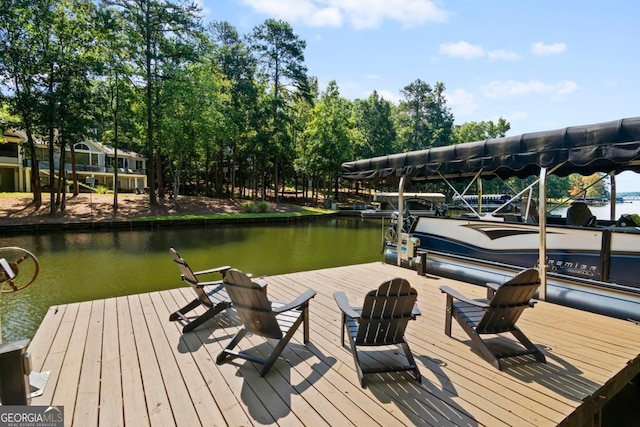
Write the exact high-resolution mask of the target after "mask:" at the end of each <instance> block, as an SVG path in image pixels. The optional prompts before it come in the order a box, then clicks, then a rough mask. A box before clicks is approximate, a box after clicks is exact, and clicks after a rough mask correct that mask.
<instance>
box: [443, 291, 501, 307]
mask: <svg viewBox="0 0 640 427" xmlns="http://www.w3.org/2000/svg"><path fill="white" fill-rule="evenodd" d="M440 290H441V291H442V292H443V293H445V294H447V295H451V296H452V297H453V298H455V299H457V300H460V301H462V302H466V303H467V304H471V305H473V306H476V307H479V308H483V309H484V308H489V307H491V306H490V305H489V304H487V303H486V302H482V301H478V300H475V299H471V298H467V297H465V296H464V295H462V294H461V293H460V292H458V291H456V290H455V289H451V288H450V287H448V286H440Z"/></svg>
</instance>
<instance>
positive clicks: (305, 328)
mask: <svg viewBox="0 0 640 427" xmlns="http://www.w3.org/2000/svg"><path fill="white" fill-rule="evenodd" d="M302 321H303V323H304V325H302V328H303V334H304V341H303V342H304V343H305V344H306V343H308V342H309V304H308V303H307V304H305V305H304V306H303V307H302Z"/></svg>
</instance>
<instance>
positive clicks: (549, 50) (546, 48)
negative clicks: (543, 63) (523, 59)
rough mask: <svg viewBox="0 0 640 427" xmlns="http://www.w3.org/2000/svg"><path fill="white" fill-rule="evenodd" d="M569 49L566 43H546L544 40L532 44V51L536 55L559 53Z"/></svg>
mask: <svg viewBox="0 0 640 427" xmlns="http://www.w3.org/2000/svg"><path fill="white" fill-rule="evenodd" d="M565 50H567V45H566V44H564V43H553V44H544V43H542V42H537V43H533V44H532V45H531V53H533V54H534V55H539V56H543V55H558V54H560V53H562V52H564V51H565Z"/></svg>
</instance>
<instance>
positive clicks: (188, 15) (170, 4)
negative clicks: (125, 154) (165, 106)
mask: <svg viewBox="0 0 640 427" xmlns="http://www.w3.org/2000/svg"><path fill="white" fill-rule="evenodd" d="M105 3H106V4H107V5H109V6H110V7H112V8H113V9H114V10H115V11H117V13H119V14H121V16H122V21H123V22H125V23H126V24H127V25H126V27H125V34H126V38H127V47H128V49H129V53H128V55H129V56H130V57H131V58H132V59H133V61H132V64H134V66H135V72H136V74H137V76H138V77H139V78H140V79H141V80H142V82H144V106H145V111H144V114H145V118H146V125H145V140H146V151H147V156H148V159H149V160H148V175H149V190H150V191H149V201H150V203H151V204H154V205H155V204H156V203H157V200H156V181H157V184H158V190H159V192H161V191H162V167H161V164H162V163H161V157H160V151H159V150H158V142H157V140H156V137H155V135H154V131H155V129H156V125H155V123H154V117H155V116H156V114H155V113H154V108H157V106H158V104H159V103H160V102H161V99H159V97H158V95H159V94H160V90H159V88H157V87H156V86H157V85H159V83H160V81H162V80H163V79H167V78H170V76H168V75H164V74H163V71H164V69H165V66H166V65H167V64H176V63H180V62H181V61H183V60H187V59H192V58H193V57H194V54H195V53H194V39H195V37H196V35H197V31H198V30H199V28H200V19H199V15H198V14H199V12H200V8H199V7H198V6H197V5H196V4H195V3H187V2H185V1H182V0H176V1H171V0H105ZM159 194H161V193H159Z"/></svg>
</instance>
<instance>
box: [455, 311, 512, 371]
mask: <svg viewBox="0 0 640 427" xmlns="http://www.w3.org/2000/svg"><path fill="white" fill-rule="evenodd" d="M453 315H454V316H455V318H456V320H457V321H458V323H459V324H460V326H461V327H462V329H464V331H465V332H466V333H467V335H468V336H469V338H471V341H472V342H473V344H474V346H475V348H476V349H477V350H478V351H480V354H481V355H482V357H483V358H484V359H485V360H486V361H487V362H489V363H491V364H492V365H493V366H494V367H495V368H497V369H498V370H500V369H501V367H500V359H498V358H497V357H496V356H495V355H494V354H493V352H492V351H491V350H489V347H487V344H485V342H484V340H483V339H482V337H481V336H480V335H479V334H478V333H477V332H476V330H475V328H473V327H472V326H471V325H469V324H468V323H467V322H465V321H464V319H462V318H460V317H459V316H457V315H456V313H453Z"/></svg>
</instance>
